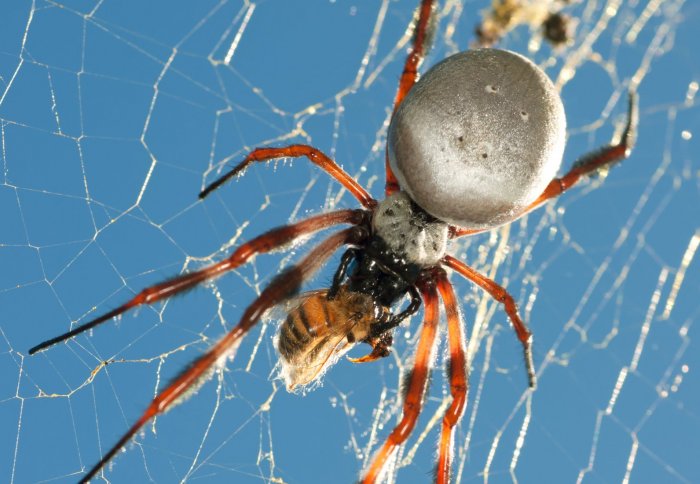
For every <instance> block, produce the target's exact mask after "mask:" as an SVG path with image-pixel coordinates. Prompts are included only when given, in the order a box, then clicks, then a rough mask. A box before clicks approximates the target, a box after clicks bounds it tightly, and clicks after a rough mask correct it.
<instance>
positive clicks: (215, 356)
mask: <svg viewBox="0 0 700 484" xmlns="http://www.w3.org/2000/svg"><path fill="white" fill-rule="evenodd" d="M365 236H366V231H365V229H363V228H361V227H353V228H349V229H345V230H343V231H341V232H338V233H336V234H334V235H332V236H330V237H328V238H327V239H326V240H324V241H323V242H321V243H320V244H319V245H317V246H316V247H315V248H314V249H313V250H311V251H310V252H309V254H308V255H307V256H306V257H304V258H303V259H302V260H301V262H299V264H297V265H295V266H292V267H291V268H289V269H287V270H285V271H284V272H282V273H281V274H279V275H278V276H277V277H275V278H274V279H273V280H272V282H271V283H270V285H269V286H267V288H265V290H264V291H263V292H262V293H261V294H260V296H259V297H258V298H257V299H256V300H255V301H254V302H253V303H252V304H251V305H250V306H248V308H247V309H246V310H245V312H244V313H243V316H241V320H240V322H239V323H238V325H236V326H235V327H234V328H233V329H231V331H229V332H228V333H227V334H226V335H225V336H224V337H223V338H221V339H220V340H219V341H218V342H217V343H216V344H215V345H214V346H213V347H212V348H211V349H210V350H209V351H207V352H206V353H205V354H203V355H202V356H200V357H199V358H197V359H196V360H195V361H194V363H193V364H192V365H190V366H189V367H188V368H187V370H185V371H184V372H183V373H182V374H180V376H178V377H177V378H176V379H175V380H174V381H173V382H172V383H170V384H169V385H168V386H167V387H166V388H165V389H164V390H162V391H161V392H160V393H159V394H158V395H157V396H156V397H155V399H154V400H153V401H152V402H151V404H150V405H149V406H148V408H147V409H146V411H145V412H144V413H143V414H142V415H141V417H139V419H138V420H137V421H136V423H134V425H132V426H131V428H130V429H129V430H128V431H127V432H126V433H125V434H124V435H123V436H122V438H121V439H119V441H118V442H117V443H116V444H115V445H114V447H112V448H111V449H110V450H109V452H107V453H106V454H105V455H104V456H103V457H102V459H101V460H100V461H99V462H98V463H97V464H96V465H95V466H94V467H93V468H92V469H90V471H89V472H88V473H87V474H86V475H85V476H84V477H83V478H82V479H81V480H80V482H81V483H86V482H88V481H89V480H90V479H92V478H93V477H94V476H95V475H96V474H97V473H98V472H99V471H100V469H102V468H103V467H104V466H105V464H107V462H109V461H110V460H111V459H112V458H113V457H114V456H115V455H116V454H117V453H118V452H119V451H120V450H121V449H122V447H124V446H125V445H126V444H127V443H128V442H129V441H130V440H131V438H132V437H133V436H134V435H135V434H136V433H137V432H139V430H140V429H141V428H143V426H144V425H146V423H148V421H149V420H151V419H152V418H153V417H155V416H156V415H159V414H161V413H164V412H166V411H167V410H169V409H170V408H171V407H173V406H174V405H176V404H178V403H180V402H181V401H182V400H183V398H184V397H186V396H187V395H188V394H191V393H192V392H193V391H194V390H196V389H197V387H198V386H200V385H201V384H203V383H204V382H205V381H206V379H207V377H208V376H209V375H210V374H211V373H212V371H213V370H215V369H216V368H217V366H219V365H223V364H224V363H225V362H226V360H227V359H228V358H229V357H232V356H233V354H234V352H235V350H236V348H237V347H238V344H239V342H240V340H241V339H242V338H243V336H245V334H246V333H247V332H248V331H249V330H250V329H251V328H252V327H253V326H254V325H255V323H257V322H258V320H259V319H260V317H261V316H262V315H263V313H264V312H265V311H267V310H268V309H270V308H271V307H273V306H275V305H277V304H279V303H281V302H282V301H284V300H285V299H287V298H288V297H289V296H291V295H292V294H294V293H295V292H297V291H298V290H299V288H300V287H301V284H302V283H303V282H304V281H305V280H306V279H308V278H309V277H310V276H311V275H313V273H314V272H316V271H317V270H318V269H319V267H321V265H323V263H324V262H325V261H326V259H328V257H330V256H331V255H332V254H333V253H334V252H335V251H336V250H337V249H338V248H339V247H341V246H342V245H345V244H358V243H361V242H362V240H363V239H364V237H365Z"/></svg>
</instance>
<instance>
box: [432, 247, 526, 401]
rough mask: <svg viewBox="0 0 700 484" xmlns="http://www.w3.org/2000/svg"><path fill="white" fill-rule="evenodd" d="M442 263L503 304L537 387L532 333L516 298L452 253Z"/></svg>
mask: <svg viewBox="0 0 700 484" xmlns="http://www.w3.org/2000/svg"><path fill="white" fill-rule="evenodd" d="M442 264H444V265H445V266H447V267H449V268H450V269H452V270H454V271H457V272H458V273H460V274H461V275H462V276H464V277H466V278H467V279H469V280H470V281H472V282H473V283H475V284H476V285H477V286H479V287H481V288H482V289H484V290H485V291H486V292H488V293H489V294H490V295H491V297H492V298H494V299H495V300H496V301H498V302H499V303H501V304H503V306H504V308H505V310H506V314H507V315H508V318H509V319H510V322H511V323H512V324H513V329H514V330H515V334H516V335H517V336H518V339H519V340H520V343H522V345H523V352H524V354H525V369H526V370H527V380H528V384H529V385H530V388H535V386H536V385H537V377H536V376H535V365H534V363H533V362H532V333H531V332H530V330H529V329H527V326H525V323H523V321H522V319H520V316H518V307H517V306H516V304H515V300H513V296H511V295H510V294H508V291H506V290H505V289H504V288H503V287H501V286H499V285H498V284H496V283H495V282H494V281H492V280H491V279H489V278H488V277H486V276H484V275H481V274H479V273H478V272H476V271H475V270H474V269H472V268H471V267H469V266H468V265H466V264H465V263H464V262H462V261H460V260H457V259H455V258H454V257H452V256H451V255H446V256H445V257H443V258H442Z"/></svg>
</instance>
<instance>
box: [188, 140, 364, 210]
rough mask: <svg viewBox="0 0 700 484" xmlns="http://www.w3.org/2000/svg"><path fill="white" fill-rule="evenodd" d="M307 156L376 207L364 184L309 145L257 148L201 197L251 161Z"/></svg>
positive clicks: (206, 189) (243, 169)
mask: <svg viewBox="0 0 700 484" xmlns="http://www.w3.org/2000/svg"><path fill="white" fill-rule="evenodd" d="M302 156H304V157H306V158H308V159H309V161H311V163H313V164H315V165H316V166H318V167H320V168H321V169H322V170H323V171H325V172H326V173H328V174H329V175H330V176H332V177H333V178H335V179H336V180H337V181H338V182H339V183H340V184H341V185H343V186H344V187H345V188H346V189H347V190H348V191H349V192H350V193H352V194H353V196H354V197H355V198H357V200H358V201H359V202H360V203H361V204H362V205H363V206H364V207H365V208H368V209H371V208H374V207H375V206H376V205H377V201H376V200H375V199H374V198H372V196H371V195H370V194H369V193H368V192H367V190H365V189H364V188H363V187H362V185H360V184H359V183H357V182H356V181H355V180H354V179H353V178H352V177H351V176H350V175H348V174H347V172H346V171H345V170H343V169H342V168H341V167H340V166H338V164H337V163H336V162H335V161H333V160H332V159H331V158H330V157H329V156H327V155H326V154H324V153H323V152H322V151H320V150H318V149H316V148H314V147H313V146H309V145H290V146H285V147H282V148H256V149H254V150H253V151H251V152H250V154H249V155H248V156H246V157H245V159H244V160H243V161H241V162H240V163H239V164H238V165H236V166H235V167H234V168H233V169H232V170H231V171H229V172H228V173H226V174H224V175H223V176H221V177H220V178H218V179H217V180H215V181H214V182H212V183H211V184H210V185H209V186H207V187H206V188H205V189H204V190H202V191H201V192H200V193H199V198H200V199H203V198H205V197H207V196H208V195H209V194H210V193H211V192H213V191H214V190H216V189H217V188H219V187H220V186H221V185H223V184H224V183H226V182H227V181H229V180H230V179H231V178H233V177H235V176H237V175H240V174H242V173H243V172H244V171H245V169H246V168H248V166H249V165H250V164H251V163H256V162H257V163H260V162H266V161H270V160H275V159H278V158H300V157H302Z"/></svg>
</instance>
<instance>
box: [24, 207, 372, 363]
mask: <svg viewBox="0 0 700 484" xmlns="http://www.w3.org/2000/svg"><path fill="white" fill-rule="evenodd" d="M365 218H366V212H365V211H364V210H338V211H336V212H330V213H326V214H321V215H316V216H314V217H309V218H308V219H306V220H302V221H301V222H297V223H295V224H291V225H285V226H283V227H278V228H276V229H272V230H270V231H269V232H266V233H264V234H263V235H261V236H259V237H256V238H254V239H253V240H251V241H249V242H247V243H245V244H243V245H242V246H240V247H239V248H238V249H236V251H235V252H234V253H233V254H231V255H230V256H229V257H228V258H227V259H224V260H223V261H221V262H218V263H216V264H212V265H210V266H208V267H205V268H203V269H200V270H198V271H195V272H191V273H189V274H184V275H182V276H178V277H175V278H173V279H170V280H167V281H165V282H161V283H160V284H156V285H154V286H150V287H147V288H146V289H144V290H143V291H141V292H140V293H138V294H137V295H136V296H134V297H133V298H132V299H131V300H130V301H129V302H127V303H125V304H122V305H121V306H119V307H118V308H116V309H114V310H112V311H110V312H108V313H106V314H104V315H102V316H100V317H98V318H95V319H93V320H92V321H89V322H87V323H85V324H82V325H80V326H78V327H77V328H74V329H72V330H71V331H68V332H67V333H64V334H62V335H60V336H56V337H55V338H51V339H49V340H46V341H44V342H43V343H40V344H38V345H36V346H34V347H33V348H31V349H30V350H29V354H30V355H33V354H34V353H38V352H39V351H43V350H45V349H47V348H49V347H50V346H53V345H55V344H56V343H60V342H61V341H65V340H67V339H70V338H73V337H74V336H76V335H78V334H80V333H83V332H85V331H87V330H89V329H92V328H94V327H95V326H98V325H99V324H101V323H103V322H105V321H108V320H110V319H112V318H114V317H115V316H119V315H120V314H122V313H124V312H126V311H128V310H129V309H131V308H134V307H136V306H140V305H142V304H153V303H155V302H157V301H160V300H163V299H167V298H169V297H171V296H174V295H175V294H178V293H180V292H183V291H187V290H188V289H192V288H193V287H195V286H196V285H198V284H200V283H202V282H204V281H206V280H209V279H212V278H214V277H218V276H220V275H222V274H224V273H226V272H228V271H231V270H233V269H236V268H237V267H239V266H241V265H243V264H245V263H246V262H248V261H249V260H250V259H251V258H252V257H253V256H255V255H257V254H260V253H265V252H270V251H272V250H275V249H278V248H279V247H281V246H284V245H286V244H288V243H290V242H292V241H294V240H295V239H297V238H299V237H300V236H302V235H306V234H310V233H312V232H316V231H319V230H322V229H325V228H328V227H330V226H332V225H337V224H353V225H359V224H362V223H363V221H364V220H365Z"/></svg>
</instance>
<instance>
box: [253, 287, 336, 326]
mask: <svg viewBox="0 0 700 484" xmlns="http://www.w3.org/2000/svg"><path fill="white" fill-rule="evenodd" d="M327 292H328V289H318V290H315V291H307V292H305V293H303V294H299V295H297V296H294V297H291V298H289V299H287V300H286V301H283V302H281V303H279V304H277V305H276V306H273V307H271V308H270V309H268V310H267V311H265V314H263V316H262V319H263V321H265V322H276V323H279V322H281V321H284V320H285V318H286V317H287V314H289V313H291V312H292V311H294V310H295V309H297V308H298V307H299V306H301V305H302V304H304V302H305V301H306V300H308V299H311V298H312V297H315V296H320V295H324V296H325V294H326V293H327Z"/></svg>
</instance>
